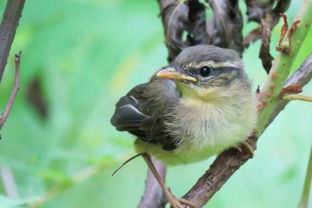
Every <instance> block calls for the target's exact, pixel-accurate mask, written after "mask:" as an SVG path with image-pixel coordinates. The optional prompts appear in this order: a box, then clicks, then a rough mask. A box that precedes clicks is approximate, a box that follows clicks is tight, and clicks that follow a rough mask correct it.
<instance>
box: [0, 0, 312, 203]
mask: <svg viewBox="0 0 312 208" xmlns="http://www.w3.org/2000/svg"><path fill="white" fill-rule="evenodd" d="M296 2H297V1H293V3H292V5H291V8H290V11H289V16H290V17H291V18H293V16H294V14H295V13H296V12H297V10H298V5H297V4H298V3H297V4H296ZM3 8H4V3H3V2H0V11H3ZM158 13H159V10H158V5H157V4H156V1H141V0H131V1H126V0H116V1H113V0H101V1H100V0H91V1H90V0H68V1H61V0H55V1H39V0H37V1H26V5H25V9H24V12H23V17H22V20H21V22H20V27H19V28H18V32H17V35H16V38H15V41H14V46H13V48H12V50H11V56H10V60H9V64H8V66H7V69H6V72H5V74H4V78H3V81H2V83H1V86H0V95H1V100H0V107H1V109H3V107H4V105H5V103H6V102H7V97H8V95H9V93H10V90H11V86H12V79H13V69H14V65H13V60H12V59H13V54H14V53H16V52H17V51H19V50H22V51H23V55H22V61H21V62H22V65H21V70H22V77H21V91H20V92H19V94H18V97H17V100H16V103H15V104H14V107H13V111H12V113H11V115H10V117H9V119H8V122H7V123H6V125H5V126H4V128H3V130H2V132H1V136H2V140H0V152H1V154H0V165H1V164H4V165H6V166H8V167H10V168H11V170H12V172H13V175H14V177H15V180H16V184H17V191H18V194H19V197H20V198H19V200H12V199H9V198H6V197H4V196H1V197H0V207H4V208H5V207H22V206H24V205H23V204H25V203H30V202H36V201H37V200H38V197H44V196H47V195H49V193H51V190H57V193H56V195H53V196H52V197H51V198H49V200H48V201H46V202H45V203H44V204H43V205H42V207H48V208H51V207H52V208H53V207H58V208H62V207H64V208H65V207H66V208H71V207H75V208H85V207H91V208H92V207H94V208H97V207H135V206H136V204H137V202H138V201H139V199H140V196H141V194H142V193H143V184H144V177H145V169H146V167H145V165H144V163H143V161H142V160H140V159H137V160H135V161H133V162H131V163H130V164H129V165H128V166H126V167H125V168H123V169H122V170H121V171H120V172H119V173H118V174H117V175H116V176H114V177H111V173H112V171H113V169H114V168H116V167H117V166H118V165H119V164H120V163H121V162H122V161H124V160H125V159H126V158H127V157H129V156H130V155H132V154H133V149H132V142H133V138H132V136H130V135H128V134H126V133H120V132H117V131H116V130H115V129H114V128H113V127H112V126H111V125H110V123H109V119H110V116H111V115H112V113H113V110H114V104H115V102H116V101H117V99H118V98H119V97H120V96H121V95H123V94H124V93H126V92H127V91H128V90H129V89H130V88H131V87H133V86H135V85H136V84H138V83H141V82H143V81H147V80H148V78H149V76H150V75H151V74H152V73H153V72H154V71H155V70H157V69H158V68H159V67H161V66H163V65H165V64H166V57H167V51H166V48H165V46H164V44H163V31H162V25H161V22H160V19H159V18H158V16H157V15H158ZM280 28H281V24H279V25H278V26H277V28H276V29H275V30H274V31H273V37H272V51H274V47H275V45H276V44H277V40H278V35H279V31H280ZM251 29H252V26H248V25H247V26H246V27H245V28H244V30H245V33H247V32H248V31H250V30H251ZM311 36H312V30H311V29H310V33H309V38H307V39H306V40H305V42H304V47H303V48H302V50H301V51H300V54H299V55H298V57H297V59H296V61H295V64H294V65H293V67H292V70H295V68H297V67H298V66H299V65H300V63H301V62H302V60H304V58H305V57H306V56H307V54H309V53H311V46H312V38H311ZM258 49H259V43H256V44H254V45H252V46H251V47H250V48H249V49H248V50H247V51H246V53H245V55H244V62H245V65H246V69H247V71H248V73H249V74H250V76H251V77H253V79H254V86H255V87H256V85H258V84H260V85H262V84H263V83H264V80H265V78H266V74H265V73H264V70H263V69H262V67H261V64H260V61H259V59H258V57H257V55H256V54H257V53H258ZM274 53H276V52H274ZM35 79H38V80H40V82H39V84H40V87H41V89H42V92H43V93H42V99H43V100H45V102H46V103H47V108H48V115H47V117H46V118H42V117H40V115H39V114H38V112H37V111H36V110H35V109H34V107H33V106H32V105H31V104H30V102H29V96H28V93H27V92H28V91H29V86H30V83H31V82H32V81H33V80H35ZM305 91H306V93H307V94H308V93H310V94H312V86H311V84H310V85H309V86H307V88H306V89H305ZM308 112H311V104H309V103H303V102H300V103H299V102H294V103H292V104H290V105H289V106H287V109H286V110H285V111H284V112H282V114H281V115H280V116H279V117H278V118H277V119H276V121H275V122H274V123H273V124H272V126H270V127H269V129H268V130H267V132H266V133H265V134H264V135H263V138H262V139H261V140H260V142H259V144H258V151H257V152H256V156H255V158H254V159H253V160H252V161H249V162H248V164H247V165H245V166H244V167H243V168H242V169H241V170H240V171H238V172H237V174H236V175H235V176H234V177H233V178H232V179H231V180H230V181H229V183H228V184H227V185H225V186H224V188H223V189H222V191H220V192H219V193H218V194H216V196H215V198H214V199H213V200H212V201H211V203H210V204H209V205H208V206H207V207H240V208H241V207H251V208H258V207H259V208H260V207H261V208H262V207H294V206H295V205H296V203H297V202H298V200H299V197H300V193H301V186H302V184H303V177H304V171H305V168H306V167H305V163H306V157H307V155H308V153H309V146H311V138H310V137H309V136H308V135H310V134H311V132H310V129H309V127H310V124H311V123H312V118H311V116H309V114H308ZM210 161H211V160H209V161H204V162H201V163H198V164H193V165H188V166H179V167H172V168H169V174H168V185H169V186H170V187H171V189H172V191H173V192H174V193H176V195H178V196H179V195H182V194H184V193H185V192H186V190H188V189H189V188H190V187H191V185H193V184H194V182H195V181H196V180H197V178H198V177H199V176H200V175H201V174H202V173H203V172H204V171H205V169H206V168H207V167H208V165H209V162H210ZM0 191H1V194H2V195H5V194H6V193H5V190H4V187H3V186H1V187H0Z"/></svg>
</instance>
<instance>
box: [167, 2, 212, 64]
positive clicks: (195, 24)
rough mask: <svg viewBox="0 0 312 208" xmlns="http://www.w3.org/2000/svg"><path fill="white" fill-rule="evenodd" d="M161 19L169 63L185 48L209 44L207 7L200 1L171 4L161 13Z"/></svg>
mask: <svg viewBox="0 0 312 208" xmlns="http://www.w3.org/2000/svg"><path fill="white" fill-rule="evenodd" d="M161 17H162V22H163V25H164V28H165V38H166V46H167V48H168V51H169V56H168V61H169V62H171V61H172V60H173V59H174V58H175V57H176V56H177V55H178V54H179V53H180V51H181V50H182V49H183V48H185V47H188V46H192V45H197V44H208V40H209V37H208V33H207V31H206V17H205V6H204V5H203V4H202V3H200V2H199V1H198V0H189V1H186V2H185V3H183V2H181V3H172V4H169V5H168V6H167V7H165V8H164V9H163V11H162V12H161Z"/></svg>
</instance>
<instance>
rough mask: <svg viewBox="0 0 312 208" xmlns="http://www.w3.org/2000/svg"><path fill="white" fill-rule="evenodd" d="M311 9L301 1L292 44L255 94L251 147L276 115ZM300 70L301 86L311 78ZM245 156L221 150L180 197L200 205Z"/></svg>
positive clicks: (309, 21) (304, 34) (303, 69)
mask: <svg viewBox="0 0 312 208" xmlns="http://www.w3.org/2000/svg"><path fill="white" fill-rule="evenodd" d="M311 12H312V2H308V1H305V3H304V4H303V6H302V9H301V11H299V14H302V16H301V17H297V19H298V18H299V19H300V20H301V23H300V26H299V27H298V28H297V30H296V31H295V32H294V34H293V37H292V38H293V41H294V42H295V43H296V44H295V45H292V46H291V48H290V49H291V52H292V53H291V54H292V55H291V56H289V55H287V54H283V53H280V54H279V55H278V56H277V58H276V60H275V62H274V64H273V67H272V69H271V71H270V74H269V76H268V80H267V82H266V83H265V85H264V87H263V89H262V91H261V92H260V94H259V95H258V104H259V105H258V108H259V116H258V123H257V126H256V129H255V131H254V135H252V136H250V137H249V138H248V139H247V141H248V143H249V144H250V145H251V146H252V147H253V148H255V147H256V142H257V138H258V137H259V136H260V135H261V134H262V133H263V131H264V130H265V128H266V127H267V126H268V125H267V124H268V123H269V122H270V121H272V120H273V118H274V117H275V116H276V115H277V114H278V113H276V115H275V116H274V117H272V111H273V110H274V109H275V108H276V107H277V105H278V103H279V102H284V101H281V99H280V94H281V92H282V89H283V84H284V83H285V81H286V79H287V76H288V74H289V71H290V68H291V65H292V63H293V61H294V60H295V57H296V55H297V53H298V51H299V49H300V47H301V44H302V42H303V40H304V39H305V37H306V35H307V32H308V29H309V27H310V25H311V22H312V20H311V18H309V15H310V14H311ZM300 69H301V70H300V71H301V72H300V75H302V77H297V80H305V81H306V82H302V84H303V85H304V84H306V83H307V82H308V81H309V80H310V79H311V76H309V73H302V71H306V70H308V68H303V67H301V68H300ZM298 73H299V71H298ZM297 75H298V74H297ZM306 76H308V77H306ZM291 78H293V77H291ZM248 159H249V153H248V152H247V151H242V152H238V151H237V150H235V149H230V150H228V151H225V152H223V153H222V154H220V155H219V156H218V157H217V158H216V160H215V161H214V162H213V164H212V165H211V166H210V168H209V170H208V171H207V172H206V173H205V174H204V175H203V176H202V177H201V178H200V179H199V180H198V181H197V183H196V184H195V185H194V186H193V187H192V188H191V190H190V191H189V192H188V193H187V194H186V195H185V196H184V198H185V199H187V200H190V201H191V202H193V203H195V204H197V205H198V206H203V205H204V204H205V203H207V202H208V201H209V199H210V198H211V197H212V196H213V195H214V194H215V193H216V192H217V191H218V190H219V189H220V188H221V187H222V185H223V184H224V183H225V182H226V181H227V180H228V179H229V178H230V177H231V175H232V174H233V173H234V172H235V171H237V170H238V169H239V168H240V167H241V166H242V165H243V164H244V163H245V162H246V161H247V160H248Z"/></svg>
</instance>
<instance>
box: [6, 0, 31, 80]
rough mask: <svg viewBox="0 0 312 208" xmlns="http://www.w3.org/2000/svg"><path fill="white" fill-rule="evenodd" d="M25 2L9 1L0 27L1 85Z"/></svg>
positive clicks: (19, 0)
mask: <svg viewBox="0 0 312 208" xmlns="http://www.w3.org/2000/svg"><path fill="white" fill-rule="evenodd" d="M24 3H25V0H8V1H7V4H6V8H5V11H4V13H3V16H2V21H1V25H0V83H1V79H2V75H3V72H4V68H5V65H6V63H7V59H8V56H9V52H10V48H11V45H12V42H13V39H14V36H15V32H16V28H17V26H18V22H19V19H20V17H21V16H22V10H23V7H24Z"/></svg>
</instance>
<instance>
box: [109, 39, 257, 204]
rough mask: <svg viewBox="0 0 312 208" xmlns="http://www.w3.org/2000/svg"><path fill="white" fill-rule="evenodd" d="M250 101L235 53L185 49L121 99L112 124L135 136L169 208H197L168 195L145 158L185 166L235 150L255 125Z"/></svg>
mask: <svg viewBox="0 0 312 208" xmlns="http://www.w3.org/2000/svg"><path fill="white" fill-rule="evenodd" d="M255 97H256V96H255V93H254V92H253V91H252V82H251V80H250V79H249V78H248V76H247V74H246V72H245V70H244V66H243V62H242V59H241V58H240V56H239V54H238V53H237V52H235V51H234V50H231V49H227V48H220V47H217V46H213V45H196V46H190V47H186V48H184V49H183V50H182V51H181V52H180V53H179V54H178V56H177V57H176V58H175V59H174V60H173V62H172V63H171V64H169V65H168V66H165V67H162V68H160V69H159V70H158V71H157V72H156V73H155V74H154V75H153V76H152V77H151V78H150V80H149V81H148V82H146V83H143V84H139V85H137V86H136V87H134V88H133V89H131V90H130V91H129V92H128V93H127V94H126V95H125V96H123V97H121V98H120V99H119V101H118V102H117V103H116V106H115V107H116V108H115V112H114V114H113V116H112V118H111V124H112V125H113V126H115V127H116V129H117V130H118V131H128V132H129V133H130V134H132V135H135V136H136V137H137V139H136V140H135V141H134V148H135V150H136V152H137V153H138V154H140V155H142V156H143V158H144V159H145V161H146V163H147V165H148V167H149V168H150V170H151V172H152V173H153V174H154V176H155V178H156V179H157V181H158V182H159V184H160V186H161V188H162V189H163V192H164V195H165V197H166V199H167V201H168V202H169V203H170V204H171V206H172V207H174V208H180V207H183V206H182V204H185V205H188V206H191V207H196V205H195V204H193V203H191V202H189V201H187V200H185V199H178V198H177V197H175V196H174V195H173V194H172V193H171V192H170V191H169V189H168V188H167V187H166V185H165V184H164V182H163V181H162V179H161V177H160V176H159V174H158V173H157V170H156V169H155V167H154V165H153V163H152V160H151V157H150V156H153V157H155V158H156V159H158V160H160V161H161V162H163V163H164V164H166V165H180V164H189V163H195V162H197V161H201V160H204V159H207V158H209V157H211V156H213V155H216V154H219V153H221V152H222V151H224V150H226V149H228V148H230V147H235V146H238V145H239V144H240V143H242V142H244V140H245V139H246V138H247V137H248V136H249V135H250V134H251V132H252V130H253V129H254V127H255V125H256V122H257V109H256V98H255Z"/></svg>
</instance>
